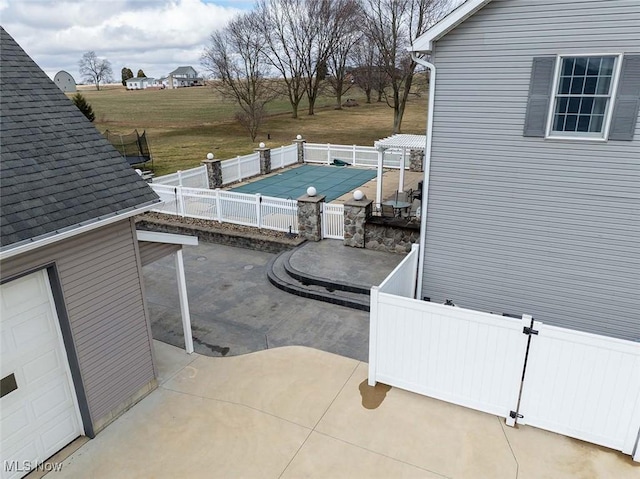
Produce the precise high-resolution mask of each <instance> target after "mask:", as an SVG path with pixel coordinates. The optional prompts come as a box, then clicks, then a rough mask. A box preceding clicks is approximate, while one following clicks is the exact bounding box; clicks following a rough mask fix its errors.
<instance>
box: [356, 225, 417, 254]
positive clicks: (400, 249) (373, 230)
mask: <svg viewBox="0 0 640 479" xmlns="http://www.w3.org/2000/svg"><path fill="white" fill-rule="evenodd" d="M345 226H346V225H345ZM364 229H365V231H364V235H365V248H366V249H372V250H376V251H387V252H390V253H409V252H410V251H411V245H412V244H414V243H419V242H420V223H418V222H416V223H409V222H407V220H405V219H402V218H399V219H397V220H396V219H392V220H388V219H386V218H381V217H375V216H372V217H371V218H369V220H367V223H366V225H365V228H364ZM345 233H346V230H345ZM345 236H346V235H345Z"/></svg>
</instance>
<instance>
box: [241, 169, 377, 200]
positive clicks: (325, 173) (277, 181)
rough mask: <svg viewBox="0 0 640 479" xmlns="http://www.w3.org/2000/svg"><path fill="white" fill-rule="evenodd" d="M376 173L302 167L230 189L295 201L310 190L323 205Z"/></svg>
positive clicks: (363, 170)
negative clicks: (317, 195)
mask: <svg viewBox="0 0 640 479" xmlns="http://www.w3.org/2000/svg"><path fill="white" fill-rule="evenodd" d="M376 174H377V173H376V170H373V169H372V170H369V169H360V168H353V167H350V166H317V165H303V166H300V167H298V168H293V169H291V170H288V171H284V172H282V173H278V174H275V175H273V176H270V177H268V178H264V179H262V180H257V181H254V182H252V183H248V184H246V185H242V186H238V187H237V188H232V189H231V191H236V192H238V193H254V194H255V193H260V194H261V195H264V196H275V197H276V198H285V199H287V198H288V199H292V200H295V199H296V198H299V197H300V196H302V195H304V194H306V193H307V188H308V187H309V186H313V187H314V188H315V189H316V191H317V192H318V194H319V195H325V196H326V197H327V198H326V200H325V201H327V202H329V201H333V200H335V199H336V198H338V197H340V196H342V195H344V194H345V193H349V192H350V191H353V190H355V189H356V188H357V187H358V186H361V185H363V184H365V183H366V182H367V181H369V180H371V179H373V178H375V177H376Z"/></svg>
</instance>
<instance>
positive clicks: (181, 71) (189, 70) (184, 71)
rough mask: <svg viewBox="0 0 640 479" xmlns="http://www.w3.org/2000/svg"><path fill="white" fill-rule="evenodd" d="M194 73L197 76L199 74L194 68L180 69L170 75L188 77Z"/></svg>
mask: <svg viewBox="0 0 640 479" xmlns="http://www.w3.org/2000/svg"><path fill="white" fill-rule="evenodd" d="M194 72H195V74H196V75H197V74H198V73H197V72H196V71H195V69H194V68H193V67H178V68H176V69H175V70H173V71H172V72H171V73H169V75H188V74H190V73H194Z"/></svg>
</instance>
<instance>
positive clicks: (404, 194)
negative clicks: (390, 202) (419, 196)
mask: <svg viewBox="0 0 640 479" xmlns="http://www.w3.org/2000/svg"><path fill="white" fill-rule="evenodd" d="M396 201H409V196H408V195H407V192H406V191H398V193H397V194H396Z"/></svg>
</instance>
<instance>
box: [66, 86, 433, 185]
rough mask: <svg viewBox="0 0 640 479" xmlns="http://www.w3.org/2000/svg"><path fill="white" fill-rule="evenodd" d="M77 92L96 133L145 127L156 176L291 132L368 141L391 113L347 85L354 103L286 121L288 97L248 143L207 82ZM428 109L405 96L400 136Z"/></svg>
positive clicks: (416, 127) (326, 101) (384, 129)
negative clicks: (84, 101) (89, 110)
mask: <svg viewBox="0 0 640 479" xmlns="http://www.w3.org/2000/svg"><path fill="white" fill-rule="evenodd" d="M81 92H82V94H83V95H84V96H85V98H86V99H87V101H88V102H89V103H90V104H91V106H92V107H93V111H94V113H95V115H96V120H95V122H94V125H95V126H96V128H98V130H100V132H104V130H107V129H108V130H110V131H112V132H115V133H130V132H131V131H132V130H133V129H138V131H142V130H146V131H147V134H148V137H149V144H150V148H151V153H152V155H153V157H154V169H155V173H156V175H164V174H167V173H172V172H174V171H176V170H179V169H183V170H184V169H187V168H192V167H194V166H198V165H199V164H200V161H201V160H203V159H204V158H205V157H206V155H207V153H208V152H213V153H214V155H215V156H216V158H221V159H228V158H232V157H234V156H236V155H244V154H247V153H251V152H252V151H253V149H254V148H256V147H257V146H258V143H260V142H261V141H263V142H265V143H266V144H267V146H271V147H278V146H281V145H287V144H290V143H291V140H293V139H294V138H295V137H296V135H302V136H303V137H304V138H305V139H306V140H307V141H309V142H312V143H339V144H347V145H352V144H358V145H373V142H374V141H375V140H377V139H380V138H384V137H386V136H389V135H390V134H391V130H392V125H393V110H392V109H391V108H389V107H388V106H387V105H386V103H372V104H366V103H365V101H364V100H365V99H364V95H363V94H362V93H361V92H357V93H356V92H354V91H353V90H351V91H349V92H348V93H347V94H346V95H345V98H344V99H346V98H354V99H355V100H356V101H358V103H359V106H357V107H353V108H344V109H343V110H335V109H334V103H335V100H334V99H333V98H330V97H327V96H325V97H321V98H320V99H319V100H318V102H317V106H316V114H315V115H313V116H309V115H307V108H306V105H301V107H300V110H299V116H300V118H298V119H293V118H291V113H290V107H289V104H288V102H287V101H286V100H284V99H283V100H277V101H274V102H272V103H270V104H269V105H268V113H269V116H268V118H267V119H266V120H265V123H264V125H263V126H262V127H261V129H260V132H259V134H258V138H256V141H255V142H254V143H252V142H251V140H250V138H249V135H248V133H247V132H246V131H245V130H244V129H243V128H242V127H241V126H240V125H239V124H238V123H237V122H236V121H235V120H234V119H233V116H234V112H235V110H236V106H235V104H234V103H232V102H229V101H225V100H224V99H223V98H221V97H220V95H219V94H217V93H216V92H215V91H214V90H212V89H211V88H209V87H192V88H179V89H176V90H141V91H127V90H126V89H125V88H124V87H120V86H117V87H111V86H107V87H106V88H103V89H101V90H100V91H96V90H94V89H93V88H91V89H89V88H82V90H81ZM69 96H71V95H69ZM343 101H344V100H343ZM426 106H427V98H426V95H423V96H419V97H418V96H416V97H413V98H412V99H411V100H410V102H409V104H408V105H407V111H406V112H405V116H404V121H403V133H418V134H424V131H425V127H426ZM268 135H270V139H268V138H267V136H268Z"/></svg>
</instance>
